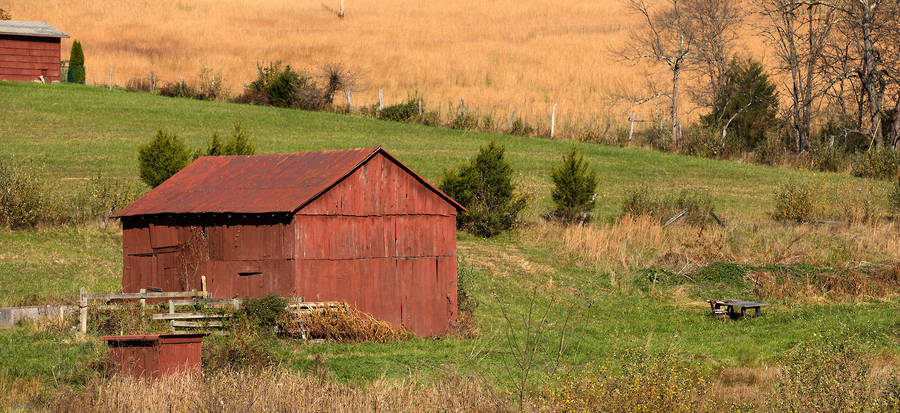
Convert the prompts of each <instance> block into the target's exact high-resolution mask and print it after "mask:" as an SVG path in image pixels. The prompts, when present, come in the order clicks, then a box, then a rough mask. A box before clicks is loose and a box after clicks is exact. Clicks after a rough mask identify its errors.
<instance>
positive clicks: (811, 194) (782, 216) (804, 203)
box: [773, 182, 818, 223]
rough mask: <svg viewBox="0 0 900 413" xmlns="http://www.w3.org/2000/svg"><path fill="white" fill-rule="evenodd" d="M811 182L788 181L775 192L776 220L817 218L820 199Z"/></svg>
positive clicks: (800, 220)
mask: <svg viewBox="0 0 900 413" xmlns="http://www.w3.org/2000/svg"><path fill="white" fill-rule="evenodd" d="M815 192H816V191H815V189H814V188H813V187H812V186H810V185H809V184H805V183H795V182H786V183H784V184H783V185H781V186H780V187H779V188H778V190H777V191H776V192H775V212H774V215H773V216H774V218H775V219H776V220H789V221H795V222H798V223H800V222H810V221H812V220H813V219H815V214H816V213H817V211H816V208H817V207H818V200H817V199H816V196H815Z"/></svg>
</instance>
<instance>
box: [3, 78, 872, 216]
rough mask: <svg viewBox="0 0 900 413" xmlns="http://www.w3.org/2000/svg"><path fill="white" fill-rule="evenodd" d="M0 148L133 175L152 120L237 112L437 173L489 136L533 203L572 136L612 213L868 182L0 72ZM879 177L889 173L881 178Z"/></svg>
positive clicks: (200, 133) (259, 130)
mask: <svg viewBox="0 0 900 413" xmlns="http://www.w3.org/2000/svg"><path fill="white" fill-rule="evenodd" d="M0 108H2V109H3V111H2V113H0V136H2V138H3V145H2V147H0V156H4V157H14V158H16V159H18V160H20V161H31V162H33V163H35V164H38V165H43V166H45V168H46V171H45V172H46V173H47V174H49V175H50V177H51V178H52V179H53V183H54V185H58V186H59V188H60V190H75V189H77V188H78V187H79V185H82V184H83V183H84V180H85V179H87V178H88V177H91V176H96V175H97V174H102V175H105V176H110V177H121V178H128V179H137V176H138V163H137V151H138V147H139V146H140V145H141V144H142V143H144V142H147V141H149V140H150V139H152V137H153V135H154V134H155V133H156V131H157V130H158V129H164V130H167V131H169V132H174V133H176V134H178V135H179V136H181V137H182V138H184V140H185V141H186V142H187V144H188V146H189V147H191V148H200V147H202V146H204V145H205V144H206V142H207V140H208V139H209V138H210V137H211V136H212V134H213V133H215V132H218V133H219V134H228V133H230V131H231V128H232V125H233V124H234V123H235V122H240V123H241V124H242V125H243V126H244V127H245V128H246V129H247V130H248V131H249V132H250V134H251V135H252V137H253V141H254V144H255V145H256V147H257V153H287V152H298V151H306V150H324V149H343V148H353V147H363V146H375V145H381V146H383V147H384V148H385V149H387V150H388V151H389V152H391V153H392V154H394V155H395V156H397V157H398V158H399V159H400V160H401V161H402V162H404V163H405V164H407V165H408V166H410V167H411V168H413V169H414V170H416V171H417V172H418V173H419V174H421V175H422V176H424V177H425V178H426V179H428V180H429V181H431V182H433V183H437V182H438V181H439V180H440V177H441V175H442V171H443V170H444V169H446V168H452V167H456V166H458V165H459V164H460V163H461V162H464V161H465V160H467V159H469V158H470V157H472V156H473V155H474V154H475V153H477V151H478V148H479V147H480V146H481V145H484V144H485V143H487V142H488V141H490V140H491V139H496V140H497V141H498V142H500V143H502V144H503V145H505V146H506V148H507V154H508V158H509V160H510V162H511V163H512V165H513V167H514V168H515V171H516V177H515V181H516V183H517V184H519V187H520V189H521V190H522V191H523V192H525V193H527V194H530V195H531V196H532V198H533V200H534V202H533V205H534V207H535V208H536V210H540V209H546V208H548V207H549V202H550V179H549V174H550V169H551V168H552V166H553V164H554V163H555V162H557V161H558V160H559V159H560V157H561V154H562V153H563V152H564V151H565V149H567V148H568V147H569V146H572V145H574V146H576V147H577V148H578V149H579V150H580V151H582V152H583V153H584V154H585V157H586V159H587V160H588V161H590V162H591V164H592V165H593V166H594V167H595V168H596V169H597V171H598V175H599V177H600V187H599V190H598V192H599V193H598V196H599V202H598V212H599V215H600V216H601V217H611V216H614V215H615V214H617V213H618V212H619V207H620V205H621V200H622V198H623V196H624V193H625V191H626V190H628V189H631V188H634V187H636V186H637V185H648V186H651V187H656V188H663V189H671V188H679V189H680V188H686V189H700V190H706V191H708V192H709V193H710V194H711V195H712V196H713V197H714V199H715V200H716V201H717V203H718V206H719V210H720V211H721V212H722V213H723V214H724V215H725V217H733V216H743V217H752V218H754V219H763V217H766V216H768V215H769V214H770V212H771V209H772V193H773V191H774V190H775V188H776V187H777V186H778V185H779V184H781V183H783V182H785V181H787V180H797V181H811V182H818V183H823V184H826V185H831V186H835V187H854V186H860V185H862V184H863V183H867V182H868V181H866V180H863V179H857V178H853V177H849V176H847V175H843V174H832V173H814V172H809V171H802V170H796V169H789V168H776V167H767V166H759V165H747V164H742V163H737V162H731V161H719V160H711V159H703V158H694V157H687V156H681V155H672V154H666V153H660V152H653V151H647V150H643V149H638V148H617V147H609V146H601V145H596V144H587V143H578V142H566V141H558V140H548V139H539V138H523V137H517V136H510V135H494V134H487V133H476V132H465V131H455V130H450V129H444V128H431V127H424V126H420V125H408V124H400V123H395V122H387V121H376V120H372V119H366V118H361V117H353V116H344V115H337V114H330V113H312V112H303V111H296V110H289V109H278V108H267V107H256V106H249V105H235V104H227V103H218V102H202V101H193V100H186V99H169V98H161V97H157V96H152V95H147V94H141V93H127V92H122V91H108V90H105V89H101V88H92V87H80V86H73V85H35V84H27V83H25V84H23V83H4V82H0ZM880 185H884V186H886V185H887V184H886V183H885V184H880Z"/></svg>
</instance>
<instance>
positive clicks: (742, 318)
mask: <svg viewBox="0 0 900 413" xmlns="http://www.w3.org/2000/svg"><path fill="white" fill-rule="evenodd" d="M746 311H747V308H746V307H741V320H746V319H747V312H746Z"/></svg>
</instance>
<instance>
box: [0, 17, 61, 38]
mask: <svg viewBox="0 0 900 413" xmlns="http://www.w3.org/2000/svg"><path fill="white" fill-rule="evenodd" d="M0 34H12V35H17V36H34V37H69V35H67V34H65V33H63V32H61V31H59V30H56V28H55V27H53V26H51V25H49V24H47V23H44V22H25V21H16V20H0Z"/></svg>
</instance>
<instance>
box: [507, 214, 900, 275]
mask: <svg viewBox="0 0 900 413" xmlns="http://www.w3.org/2000/svg"><path fill="white" fill-rule="evenodd" d="M898 230H900V225H898V223H897V222H890V221H881V222H870V223H867V224H852V225H849V224H831V225H815V224H793V223H776V222H771V221H769V222H762V223H757V222H741V221H738V220H733V221H732V222H730V223H729V226H727V227H724V228H723V227H718V226H713V227H706V228H700V227H695V226H691V225H683V224H675V225H672V226H669V227H667V228H665V229H663V228H662V227H661V225H660V224H659V221H658V220H656V219H653V218H651V217H632V216H624V217H621V218H619V219H617V220H616V221H615V222H612V223H598V224H594V225H584V226H569V227H564V226H560V225H556V224H553V223H546V222H541V223H536V224H535V225H532V226H530V227H526V228H525V229H523V230H522V238H523V239H524V240H525V241H526V242H529V243H531V244H534V245H542V246H549V247H550V248H553V249H556V250H558V251H559V252H560V253H562V254H564V255H567V256H569V257H571V258H574V259H576V260H580V261H582V262H584V263H586V264H589V265H594V266H596V267H598V268H599V269H602V270H605V271H609V272H614V273H617V274H624V273H628V272H634V271H633V270H635V269H643V268H647V267H652V266H656V267H663V268H666V269H668V270H670V271H674V272H678V273H685V272H689V271H691V270H693V269H696V268H699V267H703V266H706V265H709V264H713V263H716V262H733V263H739V264H747V265H754V266H763V265H768V264H796V263H804V264H809V265H813V266H818V267H829V268H847V267H858V266H861V265H862V266H864V265H866V264H870V263H884V262H892V263H896V262H900V237H898V236H897V233H898Z"/></svg>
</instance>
